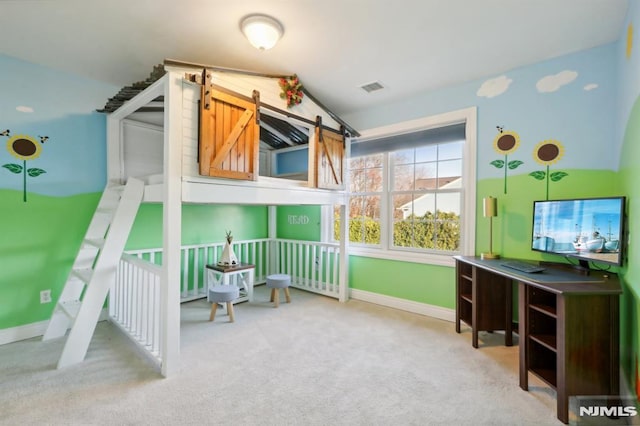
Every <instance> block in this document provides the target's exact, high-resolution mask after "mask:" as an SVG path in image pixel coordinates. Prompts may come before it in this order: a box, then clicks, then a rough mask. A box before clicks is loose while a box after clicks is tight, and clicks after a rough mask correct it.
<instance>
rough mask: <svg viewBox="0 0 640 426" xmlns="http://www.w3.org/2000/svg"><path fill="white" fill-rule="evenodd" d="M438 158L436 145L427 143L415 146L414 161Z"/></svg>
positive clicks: (419, 161) (422, 161)
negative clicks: (418, 146)
mask: <svg viewBox="0 0 640 426" xmlns="http://www.w3.org/2000/svg"><path fill="white" fill-rule="evenodd" d="M437 160H438V145H427V146H422V147H420V148H416V163H424V162H427V161H437Z"/></svg>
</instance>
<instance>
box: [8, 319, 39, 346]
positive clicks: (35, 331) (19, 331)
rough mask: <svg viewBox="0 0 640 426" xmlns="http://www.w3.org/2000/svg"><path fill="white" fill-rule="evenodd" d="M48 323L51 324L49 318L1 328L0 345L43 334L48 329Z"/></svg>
mask: <svg viewBox="0 0 640 426" xmlns="http://www.w3.org/2000/svg"><path fill="white" fill-rule="evenodd" d="M47 324H49V321H48V320H47V321H40V322H34V323H31V324H27V325H21V326H18V327H13V328H5V329H4V330H0V345H5V344H7V343H13V342H17V341H18V340H25V339H31V338H32V337H38V336H42V335H43V334H44V332H45V330H46V329H47Z"/></svg>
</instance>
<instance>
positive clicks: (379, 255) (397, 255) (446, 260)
mask: <svg viewBox="0 0 640 426" xmlns="http://www.w3.org/2000/svg"><path fill="white" fill-rule="evenodd" d="M349 256H361V257H371V258H375V259H386V260H396V261H399V262H412V263H422V264H425V265H437V266H450V267H455V266H456V264H455V260H454V259H453V255H450V254H432V253H415V252H407V251H392V250H382V249H372V248H367V247H354V246H349Z"/></svg>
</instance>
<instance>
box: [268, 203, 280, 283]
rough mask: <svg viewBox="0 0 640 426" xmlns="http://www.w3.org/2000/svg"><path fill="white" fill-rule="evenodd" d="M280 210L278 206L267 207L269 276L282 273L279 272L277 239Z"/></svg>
mask: <svg viewBox="0 0 640 426" xmlns="http://www.w3.org/2000/svg"><path fill="white" fill-rule="evenodd" d="M277 216H278V209H277V207H276V206H268V207H267V234H268V237H269V263H268V266H267V268H268V269H267V275H269V274H277V273H280V271H278V258H277V257H276V254H277V244H276V237H277V236H278V232H277V231H278V229H277V227H278V225H277Z"/></svg>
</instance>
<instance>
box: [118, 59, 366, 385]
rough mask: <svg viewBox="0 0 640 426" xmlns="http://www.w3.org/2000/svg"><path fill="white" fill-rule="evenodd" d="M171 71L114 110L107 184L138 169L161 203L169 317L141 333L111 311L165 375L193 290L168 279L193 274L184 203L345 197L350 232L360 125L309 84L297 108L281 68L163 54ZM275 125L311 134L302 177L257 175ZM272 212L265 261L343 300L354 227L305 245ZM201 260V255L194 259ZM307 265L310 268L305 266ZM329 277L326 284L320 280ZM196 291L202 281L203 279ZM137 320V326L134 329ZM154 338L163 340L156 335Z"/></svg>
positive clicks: (161, 280) (328, 202) (308, 201)
mask: <svg viewBox="0 0 640 426" xmlns="http://www.w3.org/2000/svg"><path fill="white" fill-rule="evenodd" d="M164 70H165V72H166V73H165V74H164V75H163V76H162V77H161V78H160V79H158V80H157V81H156V82H155V83H153V84H151V85H150V86H149V87H147V88H146V89H145V90H143V91H142V92H141V93H139V94H138V95H136V96H135V97H133V98H132V99H130V100H129V101H127V102H125V103H124V104H123V105H122V106H121V107H120V108H118V109H117V110H116V111H114V112H113V113H111V114H110V115H108V117H107V174H108V182H109V184H125V183H126V182H127V181H128V180H129V179H130V178H138V179H142V180H143V182H144V183H145V185H144V195H143V198H142V201H143V202H158V203H163V247H162V265H161V267H160V268H161V269H159V270H158V269H157V268H156V270H155V273H154V274H155V276H156V278H155V280H156V281H157V288H158V289H159V291H160V293H159V295H158V296H159V297H158V299H159V300H161V306H160V307H159V308H160V310H159V312H161V314H159V315H158V318H157V319H158V322H159V324H163V325H162V328H161V331H154V334H155V335H151V336H148V337H146V338H144V339H141V338H140V334H141V333H140V332H139V329H140V328H142V327H140V326H137V327H136V326H133V327H132V325H131V324H129V325H127V324H126V321H124V318H126V317H127V316H128V317H129V318H131V317H132V315H131V314H129V315H127V314H124V315H123V313H122V312H120V313H118V312H115V311H116V310H114V312H113V313H112V315H110V317H111V319H112V321H114V323H116V324H119V325H120V327H121V328H122V329H123V330H124V331H125V332H127V334H129V335H131V336H136V337H135V338H134V340H137V341H138V342H139V343H140V345H141V346H142V347H143V348H147V352H149V353H150V354H152V355H153V356H152V358H153V359H154V360H155V361H156V362H157V363H158V365H159V367H160V371H161V372H162V374H163V375H169V374H170V373H171V371H173V370H174V368H176V366H177V364H178V359H177V358H178V354H179V342H180V338H179V330H180V308H179V303H180V300H184V299H185V297H184V289H180V288H179V286H177V285H174V286H172V285H170V283H176V282H181V281H182V282H183V284H184V281H185V277H184V276H181V272H183V268H182V266H183V264H184V259H185V257H184V255H185V248H184V247H182V245H181V226H180V224H181V204H182V203H206V204H234V205H266V206H282V205H325V206H336V205H337V206H340V214H341V221H340V223H341V231H340V232H341V235H346V234H347V223H348V221H347V220H344V219H345V218H346V216H347V198H346V195H345V192H344V175H345V168H346V163H345V157H346V154H347V153H348V150H349V137H350V136H357V132H356V131H355V130H354V129H352V128H350V127H349V126H348V125H347V124H346V123H344V122H342V121H341V120H340V119H339V118H338V117H336V116H335V115H334V114H333V113H331V112H330V111H328V110H327V109H326V108H325V107H324V106H322V105H321V104H320V103H319V102H317V101H316V100H315V99H314V98H313V96H311V94H309V93H308V92H305V93H304V95H305V96H304V101H303V102H302V103H300V104H299V105H296V106H295V108H293V109H292V110H293V111H295V113H293V112H291V111H289V110H288V109H287V105H286V102H285V100H283V99H282V98H281V97H280V93H281V88H280V86H279V81H280V79H282V78H285V79H286V78H288V77H286V76H280V75H265V74H259V73H252V72H246V71H238V70H231V69H226V68H219V67H211V66H204V65H200V64H191V63H185V62H178V61H173V60H166V61H165V63H164ZM158 102H162V105H161V106H160V105H158ZM266 118H269V120H266ZM266 121H269V126H268V127H267V129H268V130H269V131H266V132H265V131H264V129H263V128H261V123H262V122H266ZM287 129H288V130H287ZM274 133H275V134H277V135H279V136H280V139H283V140H286V139H287V136H288V135H295V134H297V135H300V133H302V134H303V135H304V134H306V141H307V144H306V145H307V146H306V148H303V151H304V149H306V151H307V171H306V172H307V173H306V177H307V179H306V180H292V179H282V178H277V177H272V176H273V175H276V176H277V175H278V173H271V174H272V176H262V175H261V173H260V168H261V166H263V165H264V163H266V164H267V165H269V166H271V163H273V162H272V161H268V160H269V159H275V158H277V157H276V156H277V155H279V154H278V153H277V152H273V151H276V150H272V149H269V148H271V147H272V146H273V145H274V144H273V143H272V144H271V145H270V146H265V142H264V139H268V138H266V137H261V134H263V135H272V134H274ZM290 139H293V137H291V138H290ZM288 144H289V145H292V143H291V142H288ZM265 147H266V148H267V149H266V150H265V149H264V148H265ZM261 148H262V149H261ZM264 160H267V161H264ZM273 168H274V167H269V169H273ZM269 213H270V220H269V223H270V226H269V240H270V242H269V243H268V244H270V246H269V247H270V248H271V250H270V251H269V255H268V256H271V257H273V258H272V259H269V260H267V263H268V265H270V266H269V267H270V268H271V269H273V272H288V273H292V274H294V273H295V275H300V277H297V276H294V277H293V280H292V281H293V282H294V285H295V283H298V284H299V287H300V288H304V289H308V290H310V291H317V292H319V293H322V294H329V295H333V296H334V297H336V298H338V299H339V300H340V301H346V300H347V297H348V293H347V289H348V283H347V276H348V274H347V257H346V256H345V255H344V254H345V253H346V252H347V244H348V238H341V239H340V240H341V242H340V244H339V246H338V247H335V248H332V247H319V246H317V245H318V244H319V243H318V242H310V243H308V244H307V245H306V246H301V245H300V244H303V243H300V242H278V241H276V238H275V236H276V230H275V223H276V221H275V217H274V216H275V208H270V209H269ZM293 247H295V248H293ZM316 249H317V250H318V251H317V252H316ZM323 250H324V251H323ZM292 253H293V255H294V259H293V260H292V258H291V256H292ZM296 253H298V254H299V256H295V255H296ZM309 253H311V254H309ZM320 253H322V255H320ZM341 254H342V255H341ZM254 257H255V255H254ZM194 258H198V257H197V256H195V255H194ZM318 258H321V260H322V262H323V265H326V271H325V273H324V280H323V279H322V277H323V275H322V274H319V275H317V276H316V278H317V279H315V280H314V279H311V280H309V276H308V271H309V270H311V271H313V270H314V268H316V267H317V265H316V264H315V262H316V261H317V259H318ZM120 262H121V268H131V267H132V266H131V265H129V264H126V262H127V260H126V258H124V259H121V261H120ZM308 263H312V265H311V266H309V265H306V264H308ZM125 265H126V266H125ZM142 266H143V265H140V267H142ZM147 266H148V265H147ZM203 266H204V265H200V267H203ZM197 267H198V264H197V263H195V265H194V268H197ZM323 268H324V266H323ZM151 269H153V268H151ZM263 270H265V271H268V269H266V268H263ZM304 271H307V276H304V277H303V275H305V273H304ZM196 274H197V271H196V272H195V273H194V276H196ZM158 275H159V276H158ZM312 275H313V272H312ZM131 276H135V274H132V275H131ZM329 277H333V278H332V280H330V279H329ZM119 281H120V280H119ZM119 281H118V282H119ZM124 281H126V280H124ZM322 281H326V283H325V284H320V285H319V283H320V282H322ZM329 281H332V282H331V283H330V284H329ZM201 283H204V279H202V280H201ZM310 283H311V285H309V284H310ZM121 287H122V285H120V286H119V287H114V288H112V292H111V293H112V294H111V297H112V303H110V306H111V305H115V306H116V307H117V306H118V303H119V302H118V300H119V299H118V298H119V297H120V299H122V296H118V295H119V294H120V293H122V291H121V290H120V291H116V288H121ZM125 287H126V286H125ZM314 288H315V290H314ZM329 289H330V290H331V292H333V294H331V292H329ZM193 290H194V291H195V292H196V293H197V292H198V288H197V285H196V284H194V288H193ZM125 311H126V310H125ZM133 316H135V315H133ZM140 316H143V315H141V314H140ZM118 317H121V318H122V319H123V320H118ZM162 318H164V319H165V321H162ZM147 328H149V329H150V327H148V326H147ZM132 329H138V331H136V332H133V333H132V332H131V330H132ZM149 340H152V341H154V342H155V344H154V343H152V344H149ZM149 348H150V349H149Z"/></svg>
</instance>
